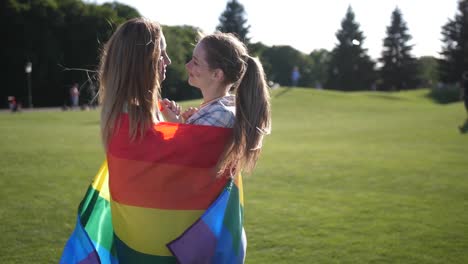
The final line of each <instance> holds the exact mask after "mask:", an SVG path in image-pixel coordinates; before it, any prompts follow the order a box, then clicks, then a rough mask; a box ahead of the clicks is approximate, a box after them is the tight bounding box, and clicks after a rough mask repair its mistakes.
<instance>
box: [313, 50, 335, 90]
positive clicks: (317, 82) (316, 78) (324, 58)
mask: <svg viewBox="0 0 468 264" xmlns="http://www.w3.org/2000/svg"><path fill="white" fill-rule="evenodd" d="M330 55H331V54H330V52H329V51H328V50H326V49H319V50H313V51H312V52H311V53H310V54H309V57H310V59H311V60H312V64H311V65H312V66H311V75H312V77H313V83H311V85H312V86H313V87H315V88H321V87H322V86H323V84H324V83H325V82H326V80H327V73H328V70H329V68H330Z"/></svg>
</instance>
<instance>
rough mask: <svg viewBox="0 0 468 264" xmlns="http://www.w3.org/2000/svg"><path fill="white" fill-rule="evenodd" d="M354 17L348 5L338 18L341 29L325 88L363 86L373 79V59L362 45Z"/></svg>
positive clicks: (358, 88)
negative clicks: (340, 18)
mask: <svg viewBox="0 0 468 264" xmlns="http://www.w3.org/2000/svg"><path fill="white" fill-rule="evenodd" d="M354 17H355V15H354V12H353V10H352V8H351V6H350V7H348V10H347V12H346V16H345V18H344V19H343V20H342V22H341V29H340V30H338V32H337V33H336V38H337V39H338V44H337V45H336V46H335V48H334V49H333V50H332V52H331V59H330V68H329V70H328V77H327V79H328V80H327V83H326V85H325V86H326V88H330V89H336V90H345V91H353V90H366V89H370V88H371V86H372V84H373V83H374V81H375V79H376V76H375V71H374V65H375V63H374V62H373V61H372V60H371V58H370V57H369V56H368V55H367V49H364V48H363V43H364V39H365V37H364V35H363V32H362V31H360V30H359V24H358V23H356V22H355V20H354Z"/></svg>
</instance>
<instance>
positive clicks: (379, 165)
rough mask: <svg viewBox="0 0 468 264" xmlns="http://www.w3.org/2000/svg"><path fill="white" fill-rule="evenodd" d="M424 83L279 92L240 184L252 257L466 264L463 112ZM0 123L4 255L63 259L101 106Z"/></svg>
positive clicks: (94, 153) (98, 155)
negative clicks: (434, 97) (259, 148)
mask: <svg viewBox="0 0 468 264" xmlns="http://www.w3.org/2000/svg"><path fill="white" fill-rule="evenodd" d="M428 92H429V91H428V90H418V91H411V92H400V93H390V94H387V93H376V92H374V93H372V92H359V93H340V92H330V91H317V90H312V89H290V90H285V89H279V90H276V91H274V92H273V100H272V104H273V133H272V134H271V135H270V136H268V137H267V139H266V142H265V143H264V151H263V155H262V157H261V159H260V161H259V164H258V167H257V169H256V170H255V172H254V173H253V174H252V175H247V176H246V177H245V180H244V188H245V190H244V191H245V206H246V207H245V217H246V219H245V228H246V232H247V238H248V250H247V261H246V262H247V263H468V133H466V134H462V133H460V132H459V130H458V126H460V125H462V124H463V123H464V121H465V118H466V114H465V112H464V109H463V106H462V104H461V103H455V104H447V105H440V104H436V103H434V102H433V101H431V100H430V99H429V98H427V97H426V94H427V93H428ZM194 103H195V102H188V103H187V104H189V105H190V104H192V105H193V104H194ZM0 128H1V129H0V155H1V159H0V189H1V192H0V201H1V207H0V234H2V235H1V238H0V263H5V264H7V263H57V262H58V259H59V257H60V254H61V251H62V249H63V246H64V244H65V242H66V240H67V239H68V237H69V235H70V233H71V231H72V229H73V227H74V224H75V217H76V210H77V206H78V204H79V202H80V201H81V198H82V197H83V195H84V194H85V191H86V189H87V187H88V185H89V183H90V181H91V179H92V178H93V177H94V175H95V173H96V172H97V169H98V168H99V166H100V164H101V162H102V161H103V159H104V153H103V150H102V148H101V144H100V138H99V113H98V112H97V111H88V112H80V111H76V112H71V111H69V112H59V111H57V112H23V113H20V114H9V113H0Z"/></svg>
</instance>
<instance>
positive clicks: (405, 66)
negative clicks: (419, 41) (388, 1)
mask: <svg viewBox="0 0 468 264" xmlns="http://www.w3.org/2000/svg"><path fill="white" fill-rule="evenodd" d="M411 38H412V37H411V35H410V34H409V33H408V27H407V26H406V22H405V21H404V20H403V16H402V13H401V11H400V9H399V8H395V10H394V11H393V13H392V19H391V25H390V26H388V27H387V37H386V38H385V39H384V41H383V51H382V57H381V58H380V59H379V61H380V62H382V68H381V69H380V74H381V78H382V84H381V87H380V88H381V89H383V90H402V89H410V88H416V87H417V86H418V85H419V84H418V82H419V81H418V69H417V61H416V59H415V58H414V57H413V56H412V55H411V49H412V48H413V46H412V45H409V44H408V42H409V41H410V40H411Z"/></svg>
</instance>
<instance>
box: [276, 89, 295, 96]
mask: <svg viewBox="0 0 468 264" xmlns="http://www.w3.org/2000/svg"><path fill="white" fill-rule="evenodd" d="M291 90H292V88H291V87H288V88H285V89H284V90H283V91H281V92H279V93H277V94H276V95H275V96H274V98H278V97H280V96H282V95H284V94H285V93H287V92H289V91H291Z"/></svg>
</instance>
